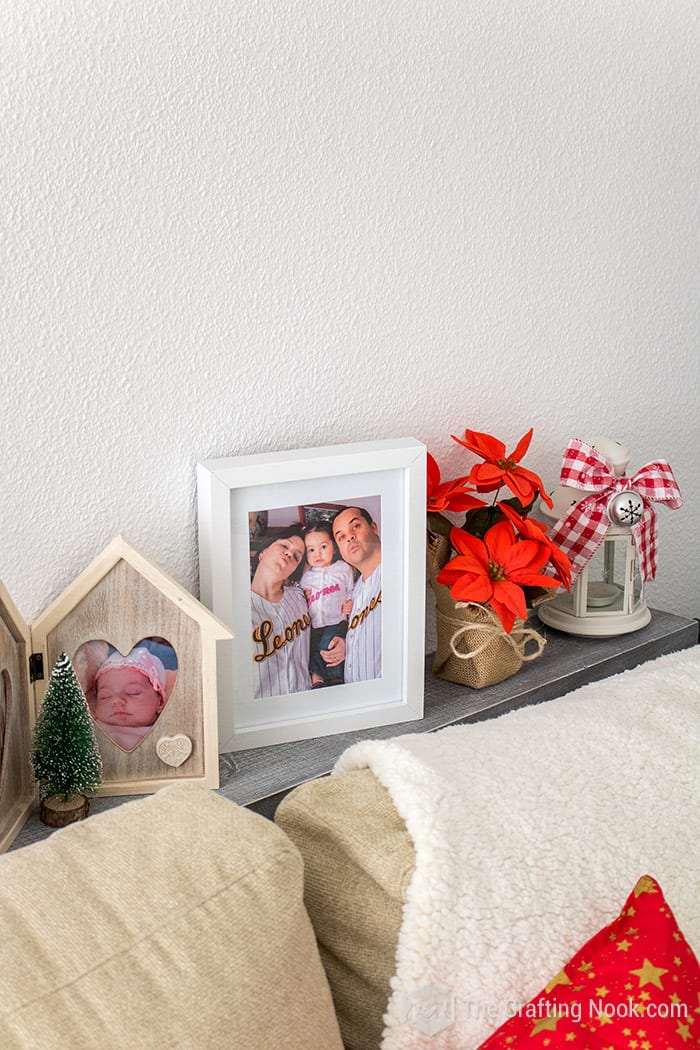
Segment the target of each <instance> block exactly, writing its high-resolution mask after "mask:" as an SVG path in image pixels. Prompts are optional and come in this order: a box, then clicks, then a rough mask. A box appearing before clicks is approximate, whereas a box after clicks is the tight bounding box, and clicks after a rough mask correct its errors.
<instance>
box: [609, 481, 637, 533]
mask: <svg viewBox="0 0 700 1050" xmlns="http://www.w3.org/2000/svg"><path fill="white" fill-rule="evenodd" d="M607 511H608V517H609V518H610V521H611V523H612V524H613V525H627V526H628V527H630V528H631V526H632V525H636V524H637V522H639V521H641V520H642V515H643V514H644V500H643V499H642V497H641V496H640V495H639V493H637V492H633V491H632V490H631V489H624V490H623V491H622V492H616V493H615V495H614V496H611V497H610V499H609V501H608V506H607Z"/></svg>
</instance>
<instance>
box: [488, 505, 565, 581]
mask: <svg viewBox="0 0 700 1050" xmlns="http://www.w3.org/2000/svg"><path fill="white" fill-rule="evenodd" d="M498 508H499V510H500V511H501V513H502V514H504V515H505V516H506V518H508V520H509V521H510V522H512V524H513V525H514V526H515V528H516V529H517V530H518V532H519V533H520V535H521V536H522V537H523V538H524V539H526V540H537V542H538V543H545V544H546V545H547V547H548V548H549V561H550V564H551V565H552V567H553V569H554V573H555V576H556V578H557V579H558V580H559V581H560V582H561V584H562V586H563V587H566V589H567V591H568V590H570V589H571V562H570V560H569V558H567V556H566V554H564V551H563V550H562V549H561V547H557V545H556V543H553V542H552V540H551V539H550V538H549V536H548V535H547V526H546V525H545V524H544V522H543V521H538V520H537V518H523V517H521V516H520V514H518V513H517V512H516V511H514V510H513V508H512V507H510V506H509V505H508V504H507V503H499V504H498Z"/></svg>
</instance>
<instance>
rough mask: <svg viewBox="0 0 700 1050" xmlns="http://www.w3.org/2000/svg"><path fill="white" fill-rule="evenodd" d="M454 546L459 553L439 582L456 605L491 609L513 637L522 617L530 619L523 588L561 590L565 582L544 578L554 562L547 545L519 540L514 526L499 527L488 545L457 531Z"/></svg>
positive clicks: (502, 524) (452, 538) (504, 523)
mask: <svg viewBox="0 0 700 1050" xmlns="http://www.w3.org/2000/svg"><path fill="white" fill-rule="evenodd" d="M450 543H451V544H452V546H453V548H454V549H455V550H456V551H458V554H457V557H455V558H452V559H451V560H450V561H448V563H447V565H445V567H444V568H443V569H441V570H440V572H439V573H438V577H437V579H438V583H444V584H446V585H447V586H448V587H449V588H450V594H451V595H452V597H453V598H454V599H455V601H458V602H480V603H482V604H485V605H490V606H491V608H492V609H493V611H494V612H495V613H496V615H497V616H498V618H499V620H500V621H501V623H502V625H503V630H504V631H505V632H506V633H507V634H510V632H511V631H512V630H513V624H514V623H515V619H516V617H518V618H519V619H521V620H524V619H525V617H526V616H527V605H526V602H525V595H524V593H523V587H558V586H559V580H555V579H554V578H553V577H552V576H543V575H542V574H541V570H542V569H543V568H544V566H545V565H546V564H547V561H548V560H549V554H550V552H549V548H548V547H547V544H546V543H542V542H541V541H539V540H520V539H518V536H517V534H516V532H515V529H514V528H513V526H512V525H511V523H510V522H509V521H499V522H498V524H497V525H493V526H492V527H491V528H490V529H489V530H488V532H487V533H486V535H485V536H484V538H483V540H480V539H478V538H477V537H476V536H472V535H471V533H469V532H465V531H464V530H463V529H457V528H453V529H452V531H451V532H450Z"/></svg>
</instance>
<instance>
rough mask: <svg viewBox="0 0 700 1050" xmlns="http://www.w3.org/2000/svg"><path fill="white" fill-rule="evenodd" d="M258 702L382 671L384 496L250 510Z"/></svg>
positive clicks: (373, 676) (364, 678) (377, 675)
mask: <svg viewBox="0 0 700 1050" xmlns="http://www.w3.org/2000/svg"><path fill="white" fill-rule="evenodd" d="M249 533H250V565H251V584H250V592H251V628H252V633H251V640H252V657H253V681H254V696H255V698H256V699H263V698H266V697H276V696H284V695H286V694H288V693H298V692H304V691H306V690H309V689H322V688H328V687H331V686H337V685H345V684H350V683H353V682H364V681H369V680H372V679H376V678H380V677H381V674H382V607H381V602H382V547H381V535H380V533H381V499H380V497H379V496H370V497H366V498H362V499H359V500H354V501H348V502H347V503H323V504H314V505H309V506H303V507H284V508H277V509H274V510H262V511H256V512H251V513H250V514H249Z"/></svg>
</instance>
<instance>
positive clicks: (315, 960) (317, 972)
mask: <svg viewBox="0 0 700 1050" xmlns="http://www.w3.org/2000/svg"><path fill="white" fill-rule="evenodd" d="M302 883H303V871H302V864H301V860H300V857H299V854H298V852H297V850H296V849H295V848H294V846H293V845H292V844H291V843H290V842H289V840H288V839H287V838H286V837H285V836H284V835H283V834H282V833H281V831H280V830H279V828H276V827H275V826H274V824H272V823H271V822H269V821H267V820H265V819H264V818H263V817H260V816H258V815H257V814H255V813H251V812H250V811H248V810H245V809H242V808H239V807H238V806H236V805H235V804H234V803H232V802H229V801H228V800H226V799H224V798H221V797H220V796H218V795H215V794H214V793H213V792H209V791H206V790H205V789H203V788H200V787H197V786H195V785H192V784H180V785H176V786H173V787H168V788H164V789H162V790H161V791H159V792H158V793H157V794H155V795H153V796H151V797H149V798H144V799H139V800H137V801H134V802H129V803H126V804H124V805H123V806H119V807H117V808H115V809H112V810H110V811H108V812H105V813H102V814H100V815H98V816H94V817H90V818H89V819H88V820H86V821H84V822H81V823H79V824H73V825H71V826H70V827H68V828H65V829H63V830H61V831H57V832H55V833H54V834H53V835H51V836H50V837H49V838H48V839H45V840H44V841H42V842H39V843H37V844H36V845H32V846H27V847H26V848H25V849H22V850H17V851H16V852H10V853H7V854H5V855H4V856H2V857H0V930H1V931H2V936H1V937H0V1046H2V1047H3V1048H4V1050H9V1048H15V1047H16V1048H21V1050H27V1048H37V1050H53V1048H56V1050H58V1048H60V1050H66V1048H70V1050H83V1048H85V1050H88V1048H89V1050H95V1048H96V1047H100V1048H101V1050H121V1048H122V1047H123V1048H124V1050H127V1048H128V1050H134V1048H135V1047H138V1048H139V1050H143V1048H149V1047H153V1048H155V1047H158V1048H160V1050H164V1048H174V1047H182V1048H183V1050H184V1048H187V1050H192V1048H194V1047H196V1048H197V1050H206V1048H219V1047H221V1048H222V1050H223V1048H226V1050H232V1048H235V1047H241V1048H245V1050H254V1048H257V1047H261V1048H262V1047H275V1048H281V1050H282V1048H283V1050H309V1048H310V1047H314V1048H320V1050H326V1048H328V1050H340V1048H341V1046H342V1044H341V1042H340V1036H339V1032H338V1027H337V1023H336V1020H335V1016H334V1013H333V1007H332V1002H331V997H330V993H329V990H328V984H327V981H326V978H325V975H324V973H323V969H322V966H321V962H320V959H319V956H318V952H317V948H316V943H315V939H314V934H313V930H312V928H311V925H310V923H309V919H308V916H307V914H306V911H305V909H304V905H303V899H302Z"/></svg>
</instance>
